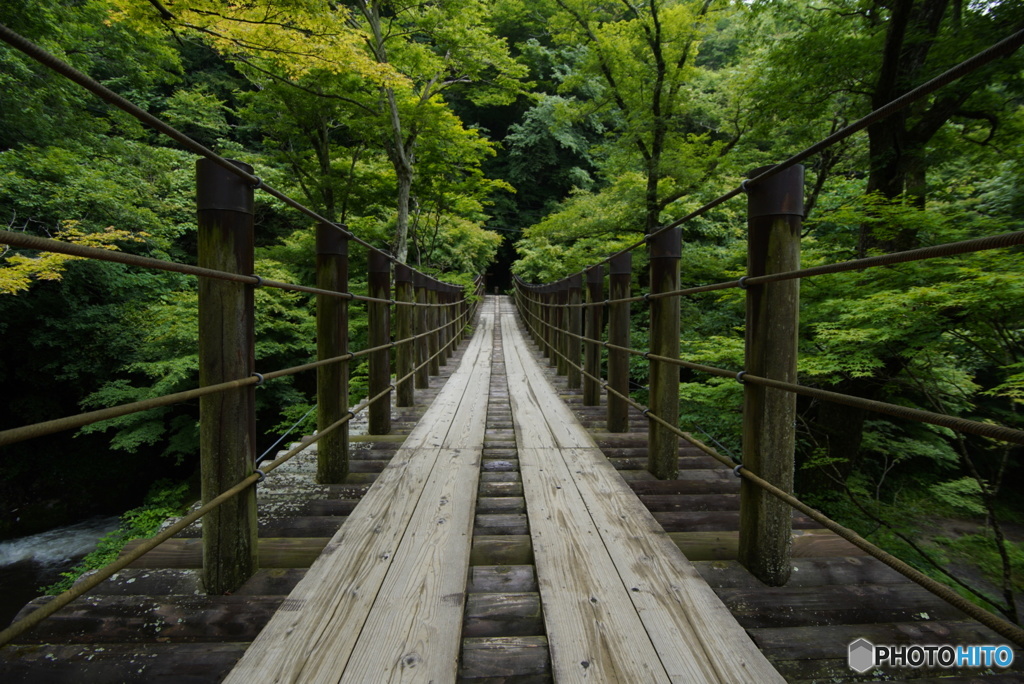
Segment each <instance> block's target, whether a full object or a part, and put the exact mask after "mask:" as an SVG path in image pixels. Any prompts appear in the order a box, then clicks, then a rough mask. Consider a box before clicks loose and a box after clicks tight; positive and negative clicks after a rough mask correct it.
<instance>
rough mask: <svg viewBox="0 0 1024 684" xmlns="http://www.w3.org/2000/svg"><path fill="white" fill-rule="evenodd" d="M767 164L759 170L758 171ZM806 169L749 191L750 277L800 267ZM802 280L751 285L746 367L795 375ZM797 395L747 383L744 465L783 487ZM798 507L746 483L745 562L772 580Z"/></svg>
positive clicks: (785, 573)
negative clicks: (792, 506) (790, 505)
mask: <svg viewBox="0 0 1024 684" xmlns="http://www.w3.org/2000/svg"><path fill="white" fill-rule="evenodd" d="M767 168H769V167H765V168H762V169H758V170H756V171H754V172H753V173H752V174H751V175H752V176H755V175H757V174H759V173H761V172H763V171H765V170H766V169H767ZM803 188H804V169H803V167H802V166H799V165H798V166H794V167H792V168H790V169H787V170H785V171H783V172H781V173H779V174H778V175H775V176H772V177H771V178H769V179H768V180H766V181H763V182H760V183H756V184H752V185H751V186H750V188H749V189H748V190H747V212H748V228H749V239H748V243H747V245H748V247H747V276H748V277H756V276H759V275H768V274H772V273H779V272H782V271H792V270H796V269H799V268H800V230H801V223H802V218H803V212H804V198H803ZM799 319H800V281H799V280H798V279H793V280H783V281H780V282H777V283H767V284H764V285H751V286H750V287H749V288H748V289H747V327H746V362H745V365H744V370H746V372H748V373H750V374H751V375H756V376H760V377H764V378H769V379H771V380H780V381H782V382H791V383H795V382H796V381H797V373H796V362H797V330H798V327H799ZM795 421H796V395H795V394H793V393H791V392H786V391H783V390H779V389H772V388H767V387H762V386H759V385H755V384H753V383H746V384H745V385H744V387H743V466H744V468H749V469H750V471H751V472H752V473H755V474H757V475H760V476H761V477H762V478H764V479H765V480H767V481H768V482H770V483H772V484H774V485H775V486H776V487H779V488H780V489H782V490H783V491H786V492H792V491H793V452H794V448H795V444H796V431H795ZM791 544H792V511H791V509H790V507H789V506H788V505H787V504H785V503H783V502H782V501H779V500H778V499H776V498H775V497H773V496H771V495H770V494H768V493H767V492H765V491H763V490H762V489H760V488H759V487H757V486H756V485H753V484H751V483H750V482H748V481H747V480H743V481H742V485H741V488H740V540H739V560H740V562H741V563H742V564H743V565H744V566H745V567H746V568H747V569H748V570H749V571H750V572H751V573H752V574H753V575H754V576H755V577H757V578H758V579H760V580H761V581H762V582H764V583H765V584H767V585H769V586H782V585H783V584H785V583H786V582H787V581H788V580H789V574H790V569H791V564H790V550H791V548H790V547H791Z"/></svg>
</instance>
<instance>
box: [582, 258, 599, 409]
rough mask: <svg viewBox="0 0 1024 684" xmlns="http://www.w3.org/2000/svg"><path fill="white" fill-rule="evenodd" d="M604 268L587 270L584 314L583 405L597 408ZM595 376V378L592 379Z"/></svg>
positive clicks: (594, 267)
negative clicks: (585, 340)
mask: <svg viewBox="0 0 1024 684" xmlns="http://www.w3.org/2000/svg"><path fill="white" fill-rule="evenodd" d="M602 301H604V267H603V266H591V267H590V268H588V269H587V304H590V306H588V307H587V308H586V310H585V312H584V316H585V320H586V323H585V327H586V333H585V335H584V336H585V337H586V338H587V343H586V348H585V349H584V352H583V353H584V361H583V368H584V370H586V371H587V374H586V375H584V376H583V405H584V406H597V405H599V404H600V403H601V385H600V383H599V382H598V381H597V380H595V379H594V378H600V377H601V345H600V344H598V342H600V341H601V328H602V327H603V326H604V306H603V305H602V304H601V302H602ZM591 376H593V377H591Z"/></svg>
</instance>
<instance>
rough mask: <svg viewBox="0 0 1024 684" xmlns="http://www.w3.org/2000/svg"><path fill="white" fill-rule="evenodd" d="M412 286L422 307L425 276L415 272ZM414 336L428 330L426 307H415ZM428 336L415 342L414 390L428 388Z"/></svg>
mask: <svg viewBox="0 0 1024 684" xmlns="http://www.w3.org/2000/svg"><path fill="white" fill-rule="evenodd" d="M412 283H413V286H414V287H415V288H416V303H417V304H421V305H424V304H426V303H427V278H426V276H425V275H423V274H422V273H420V272H419V271H416V272H415V273H413V276H412ZM415 315H416V334H417V335H423V333H425V332H427V331H428V330H430V311H429V310H428V309H427V307H426V306H417V307H416V312H415ZM428 337H430V336H429V335H424V336H423V337H421V338H419V339H418V340H416V342H415V344H416V366H417V370H416V389H427V388H428V387H430V368H429V364H427V359H428V358H430V352H429V351H428V349H429V344H430V343H429V341H428V339H427V338H428Z"/></svg>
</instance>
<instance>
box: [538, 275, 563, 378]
mask: <svg viewBox="0 0 1024 684" xmlns="http://www.w3.org/2000/svg"><path fill="white" fill-rule="evenodd" d="M542 287H543V288H544V290H543V292H544V294H543V297H544V303H545V304H547V305H548V306H545V307H544V311H545V314H546V316H547V317H546V319H545V322H546V325H545V326H544V329H545V330H546V331H547V340H548V352H549V353H548V366H549V367H550V368H557V367H558V354H556V353H555V351H556V350H557V349H559V346H558V309H557V308H556V307H555V306H554V304H556V303H557V301H558V295H557V293H556V291H555V288H556V287H557V285H555V284H554V283H548V284H547V285H543V286H542Z"/></svg>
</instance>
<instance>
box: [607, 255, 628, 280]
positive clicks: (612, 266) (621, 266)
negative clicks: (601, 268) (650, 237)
mask: <svg viewBox="0 0 1024 684" xmlns="http://www.w3.org/2000/svg"><path fill="white" fill-rule="evenodd" d="M608 272H609V274H610V275H627V274H631V273H633V253H632V252H623V253H622V254H616V255H615V256H613V257H612V258H611V259H610V260H609V262H608Z"/></svg>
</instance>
